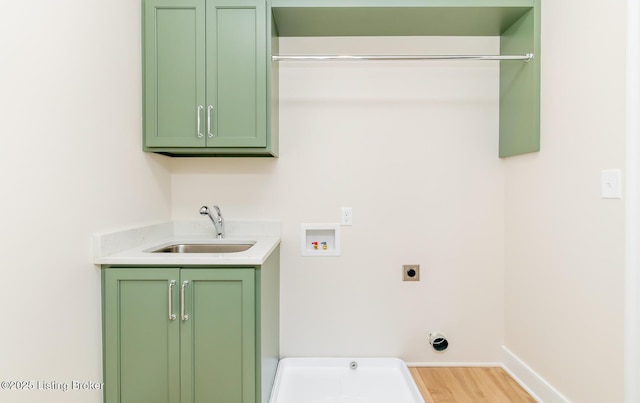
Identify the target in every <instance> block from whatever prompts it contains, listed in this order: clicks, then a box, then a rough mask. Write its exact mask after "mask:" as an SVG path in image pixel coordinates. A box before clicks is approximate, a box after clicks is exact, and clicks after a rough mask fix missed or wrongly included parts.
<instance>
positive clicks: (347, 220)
mask: <svg viewBox="0 0 640 403" xmlns="http://www.w3.org/2000/svg"><path fill="white" fill-rule="evenodd" d="M340 225H353V209H352V208H351V207H342V210H341V212H340Z"/></svg>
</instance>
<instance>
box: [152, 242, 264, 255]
mask: <svg viewBox="0 0 640 403" xmlns="http://www.w3.org/2000/svg"><path fill="white" fill-rule="evenodd" d="M254 244H255V242H229V243H224V242H216V243H175V244H171V245H165V246H161V247H159V248H157V249H156V248H152V249H150V250H148V251H147V252H151V253H236V252H244V251H245V250H248V249H249V248H251V247H252V246H253V245H254Z"/></svg>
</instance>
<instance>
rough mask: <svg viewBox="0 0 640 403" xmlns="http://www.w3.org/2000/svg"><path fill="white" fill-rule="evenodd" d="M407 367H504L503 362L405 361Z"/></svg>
mask: <svg viewBox="0 0 640 403" xmlns="http://www.w3.org/2000/svg"><path fill="white" fill-rule="evenodd" d="M405 364H407V367H425V368H427V367H503V365H502V363H501V362H405Z"/></svg>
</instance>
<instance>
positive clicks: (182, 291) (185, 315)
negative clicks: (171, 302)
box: [180, 280, 189, 322]
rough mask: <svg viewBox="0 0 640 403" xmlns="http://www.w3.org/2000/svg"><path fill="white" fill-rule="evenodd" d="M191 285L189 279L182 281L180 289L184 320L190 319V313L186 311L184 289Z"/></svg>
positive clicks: (181, 312) (181, 313)
mask: <svg viewBox="0 0 640 403" xmlns="http://www.w3.org/2000/svg"><path fill="white" fill-rule="evenodd" d="M188 285H189V282H188V281H186V280H185V281H183V282H182V287H181V290H180V316H181V317H182V321H183V322H184V321H186V320H189V315H187V314H185V313H184V289H185V288H186V287H187V286H188Z"/></svg>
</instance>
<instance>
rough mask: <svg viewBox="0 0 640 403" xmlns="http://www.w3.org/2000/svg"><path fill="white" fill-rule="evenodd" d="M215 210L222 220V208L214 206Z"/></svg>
mask: <svg viewBox="0 0 640 403" xmlns="http://www.w3.org/2000/svg"><path fill="white" fill-rule="evenodd" d="M213 209H214V210H215V211H216V214H217V215H218V217H219V218H222V213H221V212H220V207H218V206H213Z"/></svg>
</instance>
